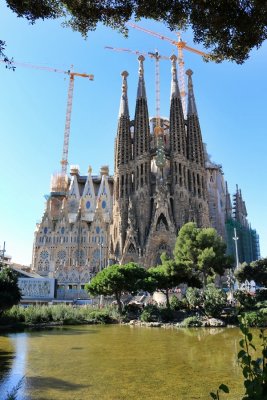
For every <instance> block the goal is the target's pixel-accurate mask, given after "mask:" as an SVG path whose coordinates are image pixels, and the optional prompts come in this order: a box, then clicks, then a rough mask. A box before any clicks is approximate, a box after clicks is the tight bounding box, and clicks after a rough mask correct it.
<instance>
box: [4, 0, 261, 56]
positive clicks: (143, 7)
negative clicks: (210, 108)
mask: <svg viewBox="0 0 267 400" xmlns="http://www.w3.org/2000/svg"><path fill="white" fill-rule="evenodd" d="M6 3H7V6H8V7H9V8H10V9H11V10H12V11H13V12H15V13H16V14H17V16H18V17H24V18H26V19H28V20H29V22H30V23H34V22H35V21H36V20H38V19H43V20H44V19H47V18H52V19H55V18H64V23H63V25H65V26H70V27H71V28H72V29H74V30H75V31H79V32H80V33H81V34H82V35H83V36H86V35H87V34H88V31H90V30H95V29H96V27H97V24H98V23H103V24H104V25H107V26H110V27H111V28H114V29H118V30H119V31H120V32H123V33H124V34H127V26H126V25H125V24H126V23H127V21H129V20H130V19H131V18H133V19H135V20H139V19H141V18H147V19H153V20H155V21H160V22H163V23H165V24H166V25H167V26H168V27H169V28H170V29H171V30H178V29H179V30H186V29H187V28H189V27H191V29H192V31H193V35H194V41H195V42H196V43H202V44H203V45H204V47H205V48H206V49H208V51H210V52H211V54H212V56H213V59H215V60H216V61H218V62H220V61H222V60H223V59H227V60H232V61H235V62H237V63H243V62H244V61H245V60H246V59H247V58H248V56H249V52H250V50H251V49H253V48H254V47H256V48H258V47H260V46H261V44H262V43H263V41H264V40H265V39H266V37H267V7H266V2H265V1H261V0H242V1H240V0H221V1H215V0H213V1H203V0H165V1H160V0H113V1H109V0H84V1H73V0H64V1H60V0H27V1H21V0H6Z"/></svg>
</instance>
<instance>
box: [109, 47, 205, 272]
mask: <svg viewBox="0 0 267 400" xmlns="http://www.w3.org/2000/svg"><path fill="white" fill-rule="evenodd" d="M143 62H144V57H143V56H140V57H139V81H138V89H137V99H136V107H135V116H134V123H133V127H132V129H131V118H130V115H129V107H128V98H127V75H128V74H127V72H123V73H122V95H121V104H120V112H119V122H118V130H117V136H116V141H115V165H114V197H113V221H112V224H111V228H110V256H111V257H112V258H113V259H114V260H118V261H119V262H121V263H127V262H129V261H134V262H137V263H140V264H141V265H144V266H146V267H149V266H153V265H157V264H158V263H160V255H161V253H162V252H163V251H165V252H166V253H167V254H169V255H171V254H172V250H173V248H174V244H175V241H176V237H177V233H178V231H179V229H180V227H181V226H182V225H183V224H185V223H186V222H188V221H195V222H196V223H197V225H198V226H200V227H207V226H210V220H209V210H208V193H207V179H206V169H205V158H204V148H203V143H202V136H201V130H200V124H199V119H198V114H197V109H196V104H195V98H194V92H193V83H192V71H190V70H189V71H187V75H188V113H187V116H186V118H185V116H184V114H183V108H182V102H181V96H180V92H179V87H178V81H177V70H176V56H174V55H173V56H172V57H171V64H172V80H171V100H170V118H169V127H168V130H167V129H164V127H163V121H162V120H161V119H160V118H156V120H155V123H154V130H153V131H152V132H150V126H149V115H148V107H147V98H146V89H145V79H144V65H143Z"/></svg>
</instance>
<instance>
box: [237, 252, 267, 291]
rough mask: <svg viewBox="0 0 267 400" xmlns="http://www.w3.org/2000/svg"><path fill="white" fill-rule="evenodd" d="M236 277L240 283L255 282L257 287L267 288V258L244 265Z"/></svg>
mask: <svg viewBox="0 0 267 400" xmlns="http://www.w3.org/2000/svg"><path fill="white" fill-rule="evenodd" d="M235 276H236V278H237V280H238V281H239V282H240V283H244V282H245V281H246V280H247V281H254V282H255V283H256V284H257V285H260V286H264V287H267V258H262V259H261V260H257V261H253V262H252V263H250V264H246V263H244V264H242V265H241V267H240V268H239V269H238V270H237V271H236V273H235Z"/></svg>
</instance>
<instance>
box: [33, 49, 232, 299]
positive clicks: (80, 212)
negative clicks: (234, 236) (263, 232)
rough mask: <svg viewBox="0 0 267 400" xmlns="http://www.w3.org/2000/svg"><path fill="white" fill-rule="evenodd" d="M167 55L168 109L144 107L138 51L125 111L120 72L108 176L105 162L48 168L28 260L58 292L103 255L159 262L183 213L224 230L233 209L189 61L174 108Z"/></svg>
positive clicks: (105, 260)
mask: <svg viewBox="0 0 267 400" xmlns="http://www.w3.org/2000/svg"><path fill="white" fill-rule="evenodd" d="M176 65H177V58H176V56H174V55H173V56H172V57H171V95H170V115H169V119H166V118H165V119H163V118H160V116H159V115H158V116H156V117H155V118H150V117H149V114H148V105H147V97H146V88H145V73H144V57H143V56H140V57H139V72H138V87H137V98H136V106H135V115H134V119H133V120H132V119H131V118H130V114H129V105H128V96H127V78H128V73H127V72H126V71H124V72H122V74H121V75H122V93H121V100H120V108H119V119H118V128H117V135H116V138H115V154H114V175H113V176H110V175H109V170H108V167H107V166H104V167H102V168H101V170H100V173H99V174H98V175H93V174H92V170H91V168H89V170H88V175H87V176H81V175H80V172H79V168H78V167H77V166H72V167H71V169H70V177H67V176H66V175H61V174H58V175H55V176H54V177H53V178H52V182H51V191H50V195H49V196H48V197H47V199H46V208H45V212H44V214H43V217H42V220H41V222H40V223H39V224H37V226H36V231H35V238H34V244H33V259H32V267H33V269H34V270H35V271H36V272H37V273H38V274H40V275H41V276H44V277H53V278H56V279H57V285H58V289H57V296H58V297H59V298H77V297H83V296H84V295H85V293H84V291H83V289H84V285H85V283H87V282H88V281H90V279H91V277H92V276H94V275H95V274H96V273H97V272H98V271H100V270H101V269H103V268H105V267H106V266H108V265H110V264H112V263H122V264H124V263H127V262H130V261H133V262H136V263H138V264H140V265H143V266H144V267H146V268H148V267H150V266H155V265H158V264H159V263H160V255H161V254H162V253H163V252H166V253H167V254H169V255H170V256H171V255H172V251H173V248H174V245H175V241H176V238H177V234H178V232H179V230H180V228H181V227H182V226H183V225H184V224H185V223H187V222H189V221H194V222H195V223H196V224H197V226H199V227H209V226H212V227H214V228H216V229H217V231H218V233H219V234H220V235H221V236H222V237H223V238H224V239H225V240H227V231H226V228H225V221H226V219H227V218H228V217H229V213H231V212H232V209H230V208H231V207H230V205H229V199H228V197H229V194H228V192H227V187H226V184H225V182H224V178H223V172H222V168H221V166H220V165H217V164H214V163H212V162H211V161H210V159H209V157H208V155H207V153H206V152H205V149H204V146H203V142H202V134H201V129H200V123H199V118H198V113H197V107H196V102H195V96H194V90H193V81H192V74H193V73H192V71H191V70H188V71H187V77H188V88H187V93H188V106H187V115H184V113H183V107H182V101H181V95H180V92H179V86H178V81H177V69H176ZM227 196H228V197H227Z"/></svg>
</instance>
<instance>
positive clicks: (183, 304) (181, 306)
mask: <svg viewBox="0 0 267 400" xmlns="http://www.w3.org/2000/svg"><path fill="white" fill-rule="evenodd" d="M187 306H188V303H187V301H186V298H183V299H182V300H179V299H178V297H176V296H172V297H171V300H170V307H171V310H174V311H178V310H185V309H186V308H187Z"/></svg>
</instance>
